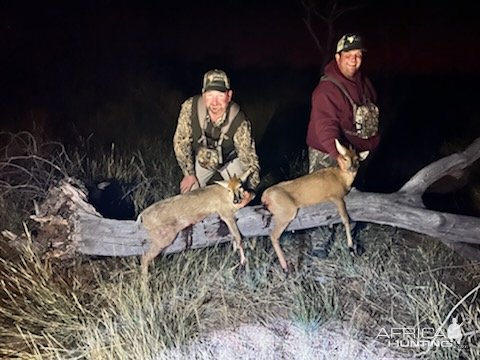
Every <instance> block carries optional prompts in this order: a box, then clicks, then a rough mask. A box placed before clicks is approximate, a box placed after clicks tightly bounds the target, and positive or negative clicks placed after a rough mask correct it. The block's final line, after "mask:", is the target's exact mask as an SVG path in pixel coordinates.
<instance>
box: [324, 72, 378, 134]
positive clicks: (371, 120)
mask: <svg viewBox="0 0 480 360" xmlns="http://www.w3.org/2000/svg"><path fill="white" fill-rule="evenodd" d="M320 81H330V82H332V83H334V84H335V85H336V86H337V87H338V88H339V89H340V91H341V92H342V93H343V95H345V97H346V98H347V99H348V101H349V102H350V104H351V105H352V109H353V125H354V126H355V131H350V130H344V131H345V133H347V134H349V135H354V136H358V137H359V138H361V139H368V138H370V137H372V136H374V135H376V134H377V132H378V118H379V110H378V107H377V106H376V105H375V104H374V103H373V102H371V101H370V99H367V98H366V97H365V95H364V96H363V104H362V105H358V104H356V103H355V102H354V101H353V99H352V97H351V96H350V94H349V93H348V91H347V89H345V87H344V86H343V85H342V84H341V83H340V82H338V81H337V80H336V79H334V78H333V77H331V76H328V75H324V76H323V77H322V78H321V79H320Z"/></svg>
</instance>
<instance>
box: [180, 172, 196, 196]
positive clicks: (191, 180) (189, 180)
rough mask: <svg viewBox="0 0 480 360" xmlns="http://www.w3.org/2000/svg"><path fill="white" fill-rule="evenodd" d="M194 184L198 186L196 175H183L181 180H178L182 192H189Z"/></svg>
mask: <svg viewBox="0 0 480 360" xmlns="http://www.w3.org/2000/svg"><path fill="white" fill-rule="evenodd" d="M195 184H196V185H197V186H196V187H198V186H199V185H198V180H197V177H196V176H195V175H187V176H184V177H183V179H182V181H180V193H181V194H184V193H186V192H189V191H190V190H192V188H193V187H194V185H195Z"/></svg>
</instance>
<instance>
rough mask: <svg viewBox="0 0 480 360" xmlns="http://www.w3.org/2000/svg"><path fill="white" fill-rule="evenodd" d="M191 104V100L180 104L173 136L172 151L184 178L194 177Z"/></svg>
mask: <svg viewBox="0 0 480 360" xmlns="http://www.w3.org/2000/svg"><path fill="white" fill-rule="evenodd" d="M192 103H193V98H190V99H188V100H186V101H185V102H184V103H183V104H182V108H181V110H180V115H178V122H177V129H176V130H175V135H174V136H173V151H174V152H175V157H176V158H177V162H178V165H179V166H180V169H181V170H182V173H183V175H184V176H187V175H195V162H194V158H193V150H192V142H193V137H192V122H191V116H192Z"/></svg>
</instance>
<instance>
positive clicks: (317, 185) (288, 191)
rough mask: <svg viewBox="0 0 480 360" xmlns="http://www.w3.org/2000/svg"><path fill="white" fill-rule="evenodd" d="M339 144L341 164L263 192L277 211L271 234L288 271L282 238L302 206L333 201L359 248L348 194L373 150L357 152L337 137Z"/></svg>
mask: <svg viewBox="0 0 480 360" xmlns="http://www.w3.org/2000/svg"><path fill="white" fill-rule="evenodd" d="M335 146H336V147H337V150H338V152H339V154H340V156H339V157H338V158H337V163H338V167H331V168H325V169H320V170H317V171H315V172H313V173H311V174H308V175H304V176H301V177H299V178H296V179H293V180H289V181H284V182H281V183H278V184H275V185H273V186H271V187H269V188H268V189H267V190H265V191H264V193H263V195H262V203H263V204H264V205H265V206H266V208H267V209H268V210H269V211H270V212H271V213H272V215H273V221H274V227H273V230H272V232H271V234H270V238H271V240H272V245H273V248H274V249H275V253H276V254H277V256H278V260H279V261H280V265H281V266H282V268H283V270H284V271H285V272H288V265H287V261H286V260H285V254H284V253H283V250H282V248H281V247H280V241H279V240H280V236H281V235H282V233H283V231H284V230H285V229H286V228H287V226H288V224H290V222H291V221H292V220H293V219H294V218H295V216H296V215H297V211H298V209H299V208H301V207H305V206H310V205H315V204H319V203H322V202H325V201H331V202H333V203H334V204H335V205H336V206H337V209H338V212H339V213H340V217H341V218H342V222H343V224H344V225H345V230H346V233H347V241H348V247H349V249H350V252H351V253H353V254H354V253H355V252H356V250H355V249H356V248H355V247H354V244H353V240H352V235H351V233H350V223H349V217H348V213H347V209H346V207H345V201H344V197H345V195H347V194H348V192H349V191H350V187H351V186H352V183H353V180H354V179H355V176H356V174H357V170H358V168H359V165H360V161H361V160H364V159H365V158H366V157H367V156H368V153H369V152H368V151H363V152H361V153H359V154H357V153H356V152H355V151H354V150H352V149H347V148H346V147H344V146H343V145H342V144H340V142H339V141H338V140H337V139H335Z"/></svg>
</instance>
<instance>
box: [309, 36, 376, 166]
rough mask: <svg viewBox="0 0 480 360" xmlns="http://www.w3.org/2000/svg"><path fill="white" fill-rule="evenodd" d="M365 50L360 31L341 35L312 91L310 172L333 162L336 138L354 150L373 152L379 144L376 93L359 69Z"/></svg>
mask: <svg viewBox="0 0 480 360" xmlns="http://www.w3.org/2000/svg"><path fill="white" fill-rule="evenodd" d="M364 51H365V48H364V47H363V43H362V39H361V37H360V36H359V35H355V34H346V35H344V36H342V37H341V39H340V40H339V42H338V44H337V50H336V53H335V59H333V60H332V61H331V62H330V63H328V64H327V66H326V67H325V75H324V76H322V78H321V79H320V82H319V84H318V85H317V87H316V88H315V90H314V91H313V94H312V109H311V113H310V122H309V124H308V131H307V145H308V148H309V168H310V169H309V170H310V172H312V171H314V170H317V169H320V168H324V167H329V166H335V165H336V163H337V162H336V159H337V157H338V155H339V154H338V152H337V149H336V147H335V139H339V141H340V142H341V143H342V144H343V145H345V146H349V145H351V146H353V148H354V149H355V150H357V151H364V150H370V152H371V153H372V152H373V151H375V149H376V148H377V146H378V143H379V141H380V136H379V135H378V133H377V131H378V108H377V107H376V106H375V105H374V104H375V101H376V100H377V94H376V92H375V89H374V88H373V85H372V83H371V82H370V80H369V79H368V78H367V77H366V76H364V75H363V74H362V72H361V71H360V67H361V65H362V56H363V52H364ZM355 114H357V115H356V116H355Z"/></svg>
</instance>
